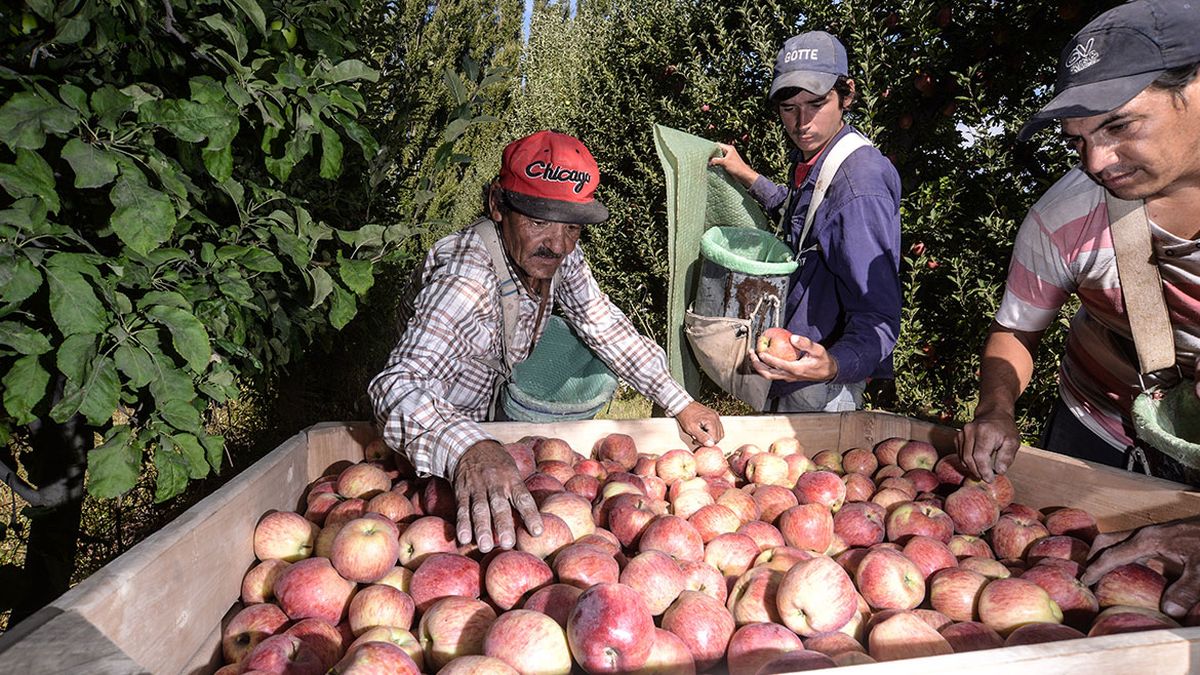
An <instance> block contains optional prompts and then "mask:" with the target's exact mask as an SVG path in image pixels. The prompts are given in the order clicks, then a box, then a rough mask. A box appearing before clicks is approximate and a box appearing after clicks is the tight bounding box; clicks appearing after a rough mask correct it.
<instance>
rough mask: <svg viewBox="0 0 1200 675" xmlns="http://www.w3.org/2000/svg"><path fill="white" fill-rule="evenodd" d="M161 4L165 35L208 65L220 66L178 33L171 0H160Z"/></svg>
mask: <svg viewBox="0 0 1200 675" xmlns="http://www.w3.org/2000/svg"><path fill="white" fill-rule="evenodd" d="M162 6H163V15H164V16H163V22H162V27H163V30H164V31H166V33H167V35H170V36H171V37H173V38H175V40H176V41H178V42H179V44H181V45H183V46H184V47H186V48H187V50H188V52H189V53H190V54H191V55H192V56H194V57H196V58H198V59H200V60H201V61H205V62H207V63H209V64H210V65H213V66H216V67H218V68H220V67H221V64H220V63H218V62H217V60H216V59H214V58H213V57H211V56H209V55H208V54H205V53H204V52H199V51H196V50H195V49H193V48H192V42H191V40H189V39H188V38H187V36H186V35H184V34H183V33H180V32H179V31H178V30H176V28H175V8H174V7H172V6H171V0H162Z"/></svg>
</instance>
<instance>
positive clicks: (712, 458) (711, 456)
mask: <svg viewBox="0 0 1200 675" xmlns="http://www.w3.org/2000/svg"><path fill="white" fill-rule="evenodd" d="M692 459H693V461H695V463H696V475H697V476H720V475H721V474H723V473H725V470H726V469H727V468H728V467H729V463H728V461H727V460H726V459H725V453H724V452H723V451H722V450H721V449H720V448H718V447H717V446H715V445H704V446H700V447H699V448H696V451H695V452H694V453H693V454H692Z"/></svg>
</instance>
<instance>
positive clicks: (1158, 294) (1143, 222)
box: [1105, 192, 1175, 388]
mask: <svg viewBox="0 0 1200 675" xmlns="http://www.w3.org/2000/svg"><path fill="white" fill-rule="evenodd" d="M1105 199H1106V201H1107V202H1108V222H1109V228H1110V229H1111V230H1112V238H1113V253H1114V255H1115V256H1116V259H1117V276H1118V278H1119V279H1120V281H1121V295H1122V296H1123V297H1124V299H1125V312H1126V314H1127V315H1128V316H1129V329H1130V331H1131V332H1132V333H1133V345H1134V347H1135V348H1136V349H1137V355H1138V363H1139V365H1140V367H1141V372H1142V374H1146V373H1153V372H1155V371H1157V370H1163V369H1164V368H1171V367H1173V366H1174V365H1175V336H1174V334H1173V333H1172V332H1171V320H1170V319H1169V318H1168V316H1167V303H1166V301H1165V300H1164V299H1163V291H1162V278H1161V277H1160V276H1159V274H1158V264H1157V263H1156V262H1155V259H1154V251H1153V249H1152V247H1151V245H1150V222H1149V220H1148V219H1147V217H1146V204H1145V202H1144V201H1141V200H1138V201H1136V202H1130V201H1125V200H1123V199H1118V198H1117V197H1114V196H1112V195H1111V194H1109V193H1108V192H1105ZM1143 388H1144V387H1143Z"/></svg>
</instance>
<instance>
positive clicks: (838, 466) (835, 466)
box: [812, 449, 845, 477]
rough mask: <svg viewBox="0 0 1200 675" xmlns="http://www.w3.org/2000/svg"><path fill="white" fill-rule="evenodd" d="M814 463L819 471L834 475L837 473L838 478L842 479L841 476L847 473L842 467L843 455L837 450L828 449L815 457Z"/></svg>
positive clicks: (813, 458)
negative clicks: (830, 472)
mask: <svg viewBox="0 0 1200 675" xmlns="http://www.w3.org/2000/svg"><path fill="white" fill-rule="evenodd" d="M812 463H813V465H815V466H816V468H817V469H820V470H823V471H832V472H833V473H836V474H837V475H838V477H841V475H842V474H843V473H845V469H844V468H843V467H842V453H840V452H838V451H837V450H833V449H827V450H822V451H820V452H818V453H817V454H815V455H813V457H812Z"/></svg>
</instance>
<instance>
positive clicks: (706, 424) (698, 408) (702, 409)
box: [675, 401, 725, 445]
mask: <svg viewBox="0 0 1200 675" xmlns="http://www.w3.org/2000/svg"><path fill="white" fill-rule="evenodd" d="M675 422H676V423H677V424H679V428H680V429H681V430H683V433H685V434H687V435H688V436H691V437H692V440H693V441H695V442H696V444H697V445H716V444H717V443H719V442H721V439H722V438H724V436H725V428H724V427H722V426H721V416H720V415H718V414H717V413H716V411H714V410H713V409H712V408H709V407H707V406H704V405H701V404H699V403H697V402H695V401H692V402H691V403H689V404H688V405H687V407H686V408H684V409H683V410H680V411H679V414H678V415H676V416H675Z"/></svg>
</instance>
